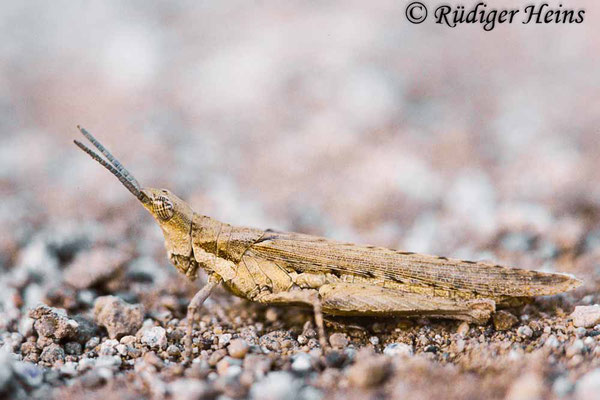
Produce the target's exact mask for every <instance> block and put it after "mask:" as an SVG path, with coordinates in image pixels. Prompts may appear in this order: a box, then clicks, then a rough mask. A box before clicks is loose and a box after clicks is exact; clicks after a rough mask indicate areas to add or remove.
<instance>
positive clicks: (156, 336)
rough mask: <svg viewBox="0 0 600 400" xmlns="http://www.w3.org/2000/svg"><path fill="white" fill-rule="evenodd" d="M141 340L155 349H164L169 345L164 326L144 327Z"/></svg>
mask: <svg viewBox="0 0 600 400" xmlns="http://www.w3.org/2000/svg"><path fill="white" fill-rule="evenodd" d="M140 341H141V342H142V344H145V345H147V346H150V347H151V348H153V349H155V348H160V349H164V348H166V347H167V331H166V330H165V328H163V327H162V326H153V327H152V328H149V329H144V331H143V333H142V337H141V338H140Z"/></svg>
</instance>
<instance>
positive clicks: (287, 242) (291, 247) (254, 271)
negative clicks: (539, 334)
mask: <svg viewBox="0 0 600 400" xmlns="http://www.w3.org/2000/svg"><path fill="white" fill-rule="evenodd" d="M78 128H79V127H78ZM79 129H80V131H81V133H82V134H83V135H84V136H85V137H86V138H87V139H89V141H90V142H91V143H92V144H93V145H94V146H95V147H96V148H97V149H98V150H99V151H100V153H102V154H103V155H104V156H105V157H106V159H107V160H108V161H106V160H104V159H103V158H101V157H100V156H99V155H98V154H96V153H95V152H94V151H92V150H90V149H89V148H88V147H86V146H85V145H83V144H82V143H81V142H79V141H77V140H75V141H74V142H75V144H76V145H77V146H79V147H80V148H81V149H82V150H83V151H85V152H86V153H87V154H89V155H90V156H91V157H92V158H93V159H94V160H96V161H98V162H99V163H100V164H102V165H103V166H104V167H105V168H106V169H108V170H109V171H110V172H111V173H112V174H113V175H115V176H116V177H117V178H118V179H119V181H121V183H122V184H123V185H124V186H125V187H126V188H127V189H128V190H129V191H130V192H131V193H132V194H133V195H134V196H135V197H137V198H138V200H139V201H140V202H141V203H142V205H143V206H144V207H145V208H146V210H148V211H149V212H150V214H152V216H153V217H154V219H155V220H156V221H157V222H158V224H159V225H160V227H161V229H162V232H163V235H164V237H165V245H166V249H167V255H168V257H169V260H170V261H171V262H172V263H173V265H174V266H175V267H176V268H177V269H178V270H179V271H180V272H181V273H183V274H185V276H187V277H188V279H190V280H192V281H193V280H195V279H196V278H197V274H198V269H199V268H202V269H204V271H206V273H207V274H208V280H207V283H206V284H205V285H204V287H203V288H202V289H200V291H198V293H197V294H196V295H195V296H194V298H193V299H192V301H191V302H190V304H189V306H188V309H187V332H186V338H185V347H186V354H187V359H188V360H190V359H191V356H192V353H193V352H192V334H193V321H194V319H195V317H196V313H197V311H198V309H199V308H200V307H201V306H202V304H203V303H204V301H205V300H206V299H207V298H208V296H209V295H210V294H211V292H212V290H213V289H214V288H215V287H216V286H217V285H219V284H223V286H224V287H225V288H226V289H228V290H229V291H230V292H231V293H233V294H234V295H236V296H239V297H242V298H245V299H247V300H250V301H255V302H259V303H264V304H305V305H309V306H311V307H312V308H313V310H314V316H315V323H316V326H317V329H318V334H319V339H320V344H321V346H322V347H323V348H324V347H325V346H326V340H325V330H324V326H323V313H327V314H331V315H371V316H390V315H399V316H430V317H439V318H450V319H457V320H463V321H468V322H473V323H477V324H483V323H485V322H487V321H488V319H489V318H490V315H491V314H492V313H493V312H494V311H495V310H496V307H497V306H503V305H510V304H514V301H515V300H523V299H524V298H528V297H533V296H543V295H553V294H557V293H560V292H564V291H567V290H571V289H573V288H575V287H577V286H579V285H580V284H581V281H579V280H578V279H576V278H574V277H573V276H570V275H567V274H560V273H546V272H538V271H530V270H524V269H518V268H510V267H504V266H500V265H494V264H489V263H483V262H473V261H463V260H457V259H450V258H446V257H437V256H430V255H423V254H415V253H411V252H406V251H397V250H390V249H386V248H382V247H376V246H359V245H355V244H352V243H341V242H337V241H334V240H329V239H325V238H321V237H317V236H311V235H304V234H301V233H289V232H276V231H272V230H262V229H255V228H246V227H238V226H232V225H229V224H226V223H222V222H219V221H217V220H215V219H213V218H210V217H207V216H204V215H201V214H197V213H195V212H194V211H193V210H192V208H191V207H190V206H189V205H188V204H187V203H186V202H184V201H183V200H181V199H180V198H179V197H177V196H175V195H174V194H173V193H171V192H169V191H168V190H165V189H154V188H142V187H141V186H140V184H139V183H138V182H137V180H136V179H135V178H134V177H133V175H131V173H129V172H128V171H127V170H126V169H125V168H124V167H123V166H122V165H121V163H119V161H118V160H117V159H115V158H114V157H113V156H112V155H111V154H110V152H108V150H106V149H105V148H104V146H102V144H100V143H99V142H98V141H97V140H96V139H95V138H94V137H93V136H92V135H91V134H90V133H88V132H87V131H86V130H85V129H82V128H79Z"/></svg>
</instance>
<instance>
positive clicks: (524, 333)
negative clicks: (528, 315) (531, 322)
mask: <svg viewBox="0 0 600 400" xmlns="http://www.w3.org/2000/svg"><path fill="white" fill-rule="evenodd" d="M517 335H519V336H521V337H523V338H530V337H532V336H533V329H531V328H530V327H529V326H528V325H523V326H520V327H519V329H517Z"/></svg>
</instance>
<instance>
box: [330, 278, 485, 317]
mask: <svg viewBox="0 0 600 400" xmlns="http://www.w3.org/2000/svg"><path fill="white" fill-rule="evenodd" d="M319 295H320V297H321V300H322V302H323V311H324V312H325V313H327V314H332V315H347V316H360V315H371V316H394V315H397V316H407V317H411V316H430V317H435V318H447V319H457V320H462V321H467V322H472V323H477V324H485V323H486V322H487V321H488V320H489V318H490V316H491V314H492V313H493V312H494V311H495V310H496V304H495V302H494V301H493V300H490V299H473V300H461V299H452V298H446V297H438V296H428V295H424V294H419V293H412V292H408V291H403V290H398V289H391V288H384V287H381V286H375V285H356V284H346V283H336V284H329V285H323V286H321V287H320V288H319Z"/></svg>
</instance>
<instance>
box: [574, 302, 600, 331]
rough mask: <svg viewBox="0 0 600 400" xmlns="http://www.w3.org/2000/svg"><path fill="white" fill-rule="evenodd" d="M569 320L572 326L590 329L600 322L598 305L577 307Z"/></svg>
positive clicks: (599, 307) (599, 306)
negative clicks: (571, 321)
mask: <svg viewBox="0 0 600 400" xmlns="http://www.w3.org/2000/svg"><path fill="white" fill-rule="evenodd" d="M571 318H572V319H573V325H574V326H576V327H583V328H591V327H593V326H594V325H596V324H598V323H599V322H600V305H599V304H594V305H593V306H577V307H575V311H573V313H572V314H571Z"/></svg>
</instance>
